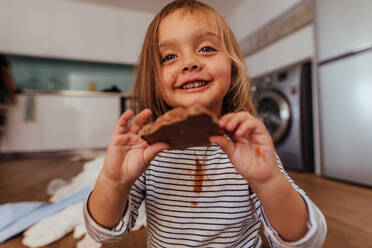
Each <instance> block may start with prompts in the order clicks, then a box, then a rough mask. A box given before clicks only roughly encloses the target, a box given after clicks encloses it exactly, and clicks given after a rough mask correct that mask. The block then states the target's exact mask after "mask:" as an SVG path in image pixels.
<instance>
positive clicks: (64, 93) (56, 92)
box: [20, 89, 130, 97]
mask: <svg viewBox="0 0 372 248" xmlns="http://www.w3.org/2000/svg"><path fill="white" fill-rule="evenodd" d="M20 94H23V95H60V96H88V97H92V96H94V97H96V96H102V97H130V94H128V93H121V92H103V91H83V90H28V89H27V90H23V91H22V93H20Z"/></svg>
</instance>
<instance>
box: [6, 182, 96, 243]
mask: <svg viewBox="0 0 372 248" xmlns="http://www.w3.org/2000/svg"><path fill="white" fill-rule="evenodd" d="M92 189H93V186H90V187H86V188H84V189H82V190H80V191H78V192H76V193H74V194H72V195H70V196H68V197H66V198H64V199H63V200H61V201H59V202H56V203H54V204H47V203H44V204H43V205H40V206H38V207H36V206H34V207H35V208H34V209H31V206H32V205H27V204H26V205H22V204H17V203H15V205H14V206H15V207H16V208H17V209H18V211H19V212H20V214H15V215H13V216H7V215H6V213H7V212H5V211H8V210H9V207H12V206H11V205H12V203H9V204H6V205H8V206H6V207H4V208H0V210H1V209H3V210H4V213H2V211H1V212H0V217H1V219H0V222H4V223H5V222H6V223H8V224H7V225H6V226H4V227H2V228H1V229H0V243H3V242H4V241H6V240H7V239H9V238H11V237H13V236H15V235H17V234H19V233H21V232H23V231H24V230H26V229H27V228H28V227H30V226H32V225H33V224H35V223H37V222H39V221H40V220H42V219H44V218H46V217H49V216H51V215H53V214H55V213H58V212H60V211H62V210H63V209H64V208H66V207H68V206H71V205H73V204H76V203H78V202H81V201H84V200H85V199H86V197H88V194H89V193H90V192H91V191H92ZM22 206H23V207H25V208H23V207H22ZM22 213H23V214H22ZM4 217H5V218H4Z"/></svg>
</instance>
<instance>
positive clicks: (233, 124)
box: [225, 112, 251, 132]
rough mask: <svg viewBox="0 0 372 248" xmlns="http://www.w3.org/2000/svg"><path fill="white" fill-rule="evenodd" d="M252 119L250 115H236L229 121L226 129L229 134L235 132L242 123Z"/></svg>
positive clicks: (242, 113) (241, 113) (243, 113)
mask: <svg viewBox="0 0 372 248" xmlns="http://www.w3.org/2000/svg"><path fill="white" fill-rule="evenodd" d="M249 119H251V117H250V116H249V114H248V113H245V112H240V113H237V114H235V115H234V117H233V118H231V119H229V121H228V122H227V123H226V124H225V129H226V130H227V131H228V132H233V131H235V130H236V129H237V128H238V127H239V126H240V124H241V123H242V122H244V121H246V120H249Z"/></svg>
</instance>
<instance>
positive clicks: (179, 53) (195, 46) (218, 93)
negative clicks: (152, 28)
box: [158, 10, 231, 116]
mask: <svg viewBox="0 0 372 248" xmlns="http://www.w3.org/2000/svg"><path fill="white" fill-rule="evenodd" d="M158 40H159V50H160V57H161V65H160V68H161V72H160V75H161V78H162V82H161V83H160V87H161V91H162V94H163V97H164V99H165V101H166V102H167V104H168V105H170V106H172V107H180V106H182V107H188V106H191V105H194V104H200V105H202V106H204V107H206V108H207V109H209V110H210V111H212V112H214V113H215V114H216V115H217V116H220V115H221V110H222V102H223V98H224V96H225V95H226V93H227V91H228V90H229V87H230V83H231V82H230V81H231V60H230V58H229V57H228V55H227V54H226V53H225V52H224V50H223V47H222V44H221V42H220V38H219V37H218V36H217V34H216V31H215V29H214V28H213V27H212V25H211V24H210V22H208V20H207V18H206V17H205V15H203V14H200V12H194V13H193V14H191V13H190V12H188V11H185V12H184V11H180V10H177V11H175V12H173V13H172V14H170V15H168V16H167V17H165V18H164V19H163V20H162V21H161V22H160V25H159V37H158Z"/></svg>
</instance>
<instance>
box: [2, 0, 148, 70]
mask: <svg viewBox="0 0 372 248" xmlns="http://www.w3.org/2000/svg"><path fill="white" fill-rule="evenodd" d="M153 16H154V14H153V13H147V12H140V11H135V10H127V9H122V8H118V7H116V8H115V7H112V6H105V5H101V4H94V3H90V2H78V1H62V0H33V1H29V0H17V1H14V0H0V34H1V35H0V52H3V53H10V54H18V55H31V56H40V57H49V58H63V59H75V60H85V61H96V62H110V63H122V64H136V62H137V57H138V55H139V51H140V48H141V45H142V42H143V38H144V36H145V32H146V28H147V26H148V24H149V23H150V21H151V19H152V18H153Z"/></svg>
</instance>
